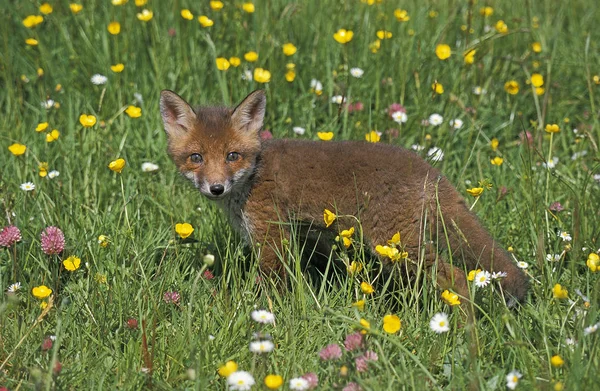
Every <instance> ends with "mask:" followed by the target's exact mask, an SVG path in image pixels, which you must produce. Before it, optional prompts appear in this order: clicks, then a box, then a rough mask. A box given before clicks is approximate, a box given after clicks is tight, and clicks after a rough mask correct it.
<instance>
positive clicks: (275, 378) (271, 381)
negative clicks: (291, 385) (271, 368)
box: [265, 375, 283, 390]
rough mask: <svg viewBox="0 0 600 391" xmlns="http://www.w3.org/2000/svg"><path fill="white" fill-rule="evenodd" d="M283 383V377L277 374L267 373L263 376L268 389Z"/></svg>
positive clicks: (274, 388) (276, 387)
mask: <svg viewBox="0 0 600 391" xmlns="http://www.w3.org/2000/svg"><path fill="white" fill-rule="evenodd" d="M282 385H283V377H281V376H279V375H267V376H266V377H265V386H267V388H268V389H269V390H276V389H278V388H279V387H281V386H282Z"/></svg>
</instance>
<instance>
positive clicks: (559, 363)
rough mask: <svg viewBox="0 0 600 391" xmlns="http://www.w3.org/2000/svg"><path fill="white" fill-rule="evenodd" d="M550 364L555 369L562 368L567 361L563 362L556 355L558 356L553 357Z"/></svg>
mask: <svg viewBox="0 0 600 391" xmlns="http://www.w3.org/2000/svg"><path fill="white" fill-rule="evenodd" d="M550 363H551V364H552V366H553V367H554V368H560V367H562V366H563V365H565V360H563V359H562V357H561V356H559V355H558V354H556V355H554V356H552V358H551V359H550Z"/></svg>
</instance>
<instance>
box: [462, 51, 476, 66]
mask: <svg viewBox="0 0 600 391" xmlns="http://www.w3.org/2000/svg"><path fill="white" fill-rule="evenodd" d="M475 53H477V50H476V49H472V50H469V51H468V52H466V53H465V54H464V58H465V64H469V65H471V64H473V63H474V62H475Z"/></svg>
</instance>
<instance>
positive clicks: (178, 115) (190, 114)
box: [160, 90, 196, 137]
mask: <svg viewBox="0 0 600 391" xmlns="http://www.w3.org/2000/svg"><path fill="white" fill-rule="evenodd" d="M160 115H161V116H162V120H163V123H164V125H165V131H166V132H167V136H169V137H171V136H175V135H181V134H182V133H185V132H188V131H189V130H191V129H192V127H193V126H194V123H195V122H196V113H194V110H193V109H192V108H191V107H190V105H188V104H187V102H186V101H184V100H183V99H182V98H181V97H180V96H179V95H177V94H176V93H174V92H173V91H169V90H163V91H162V92H161V93H160Z"/></svg>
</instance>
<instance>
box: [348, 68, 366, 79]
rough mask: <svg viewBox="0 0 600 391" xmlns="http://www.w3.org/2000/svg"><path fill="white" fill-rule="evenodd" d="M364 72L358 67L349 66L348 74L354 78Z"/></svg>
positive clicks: (359, 76)
mask: <svg viewBox="0 0 600 391" xmlns="http://www.w3.org/2000/svg"><path fill="white" fill-rule="evenodd" d="M364 73H365V71H363V70H362V69H360V68H351V69H350V74H351V75H352V76H354V77H356V78H361V77H362V75H363V74H364Z"/></svg>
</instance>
